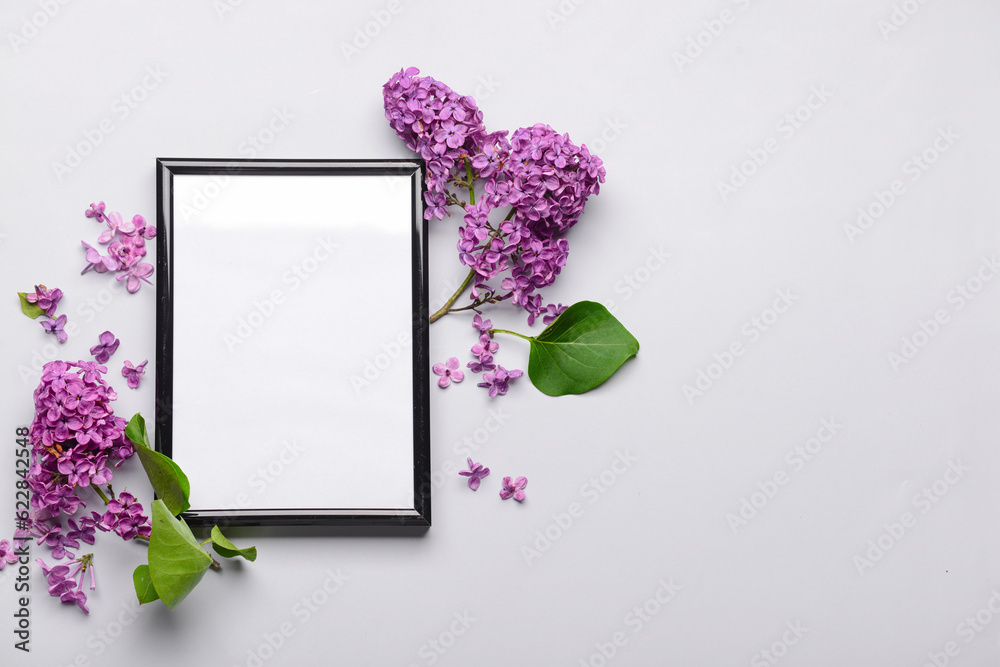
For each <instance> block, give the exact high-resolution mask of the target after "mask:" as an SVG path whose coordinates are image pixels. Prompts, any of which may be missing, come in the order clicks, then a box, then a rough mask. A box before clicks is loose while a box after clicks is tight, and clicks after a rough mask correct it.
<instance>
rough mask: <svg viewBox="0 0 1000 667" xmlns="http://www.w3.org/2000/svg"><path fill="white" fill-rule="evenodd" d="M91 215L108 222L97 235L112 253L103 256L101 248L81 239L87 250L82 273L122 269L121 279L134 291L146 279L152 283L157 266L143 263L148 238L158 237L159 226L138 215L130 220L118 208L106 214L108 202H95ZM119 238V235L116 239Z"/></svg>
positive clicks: (89, 211)
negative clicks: (123, 216) (92, 270)
mask: <svg viewBox="0 0 1000 667" xmlns="http://www.w3.org/2000/svg"><path fill="white" fill-rule="evenodd" d="M86 216H87V217H88V218H94V219H96V220H97V222H103V223H106V224H107V226H108V228H107V229H105V230H104V231H103V232H101V235H100V236H98V237H97V242H98V243H100V244H102V245H104V244H109V245H108V254H107V255H102V254H101V252H100V250H98V249H97V248H95V247H93V246H92V245H90V244H89V243H87V242H86V241H80V243H81V244H83V247H84V249H85V250H86V255H87V266H86V267H84V269H83V271H81V273H86V272H87V271H89V270H90V269H94V271H96V272H97V273H107V272H108V271H118V272H119V273H118V280H119V281H121V280H124V281H125V289H127V290H128V291H129V293H130V294H134V293H136V292H138V291H139V288H140V287H142V282H140V280H141V281H144V282H146V283H148V284H150V285H152V284H153V283H152V282H150V281H149V276H151V275H153V265H152V264H150V263H149V262H143V261H142V258H143V257H145V256H146V239H151V238H153V237H155V236H156V227H155V226H154V225H147V224H146V219H145V218H144V217H142V216H141V215H135V216H133V217H132V220H131V221H129V222H126V221H125V220H124V218H122V214H121V213H119V212H118V211H110V212H108V213H105V204H104V202H99V203H97V204H91V205H90V208H88V209H87V211H86ZM116 237H117V238H116Z"/></svg>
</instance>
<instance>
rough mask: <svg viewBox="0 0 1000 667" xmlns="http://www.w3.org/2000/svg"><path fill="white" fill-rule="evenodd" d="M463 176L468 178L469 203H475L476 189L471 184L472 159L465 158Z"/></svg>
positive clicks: (473, 204)
mask: <svg viewBox="0 0 1000 667" xmlns="http://www.w3.org/2000/svg"><path fill="white" fill-rule="evenodd" d="M465 176H466V178H468V179H469V204H471V205H472V206H475V205H476V191H475V188H474V187H473V185H472V182H473V181H472V178H473V177H472V160H469V159H466V160H465Z"/></svg>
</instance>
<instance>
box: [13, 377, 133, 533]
mask: <svg viewBox="0 0 1000 667" xmlns="http://www.w3.org/2000/svg"><path fill="white" fill-rule="evenodd" d="M100 369H101V367H96V366H95V364H94V362H92V361H80V362H78V363H68V362H65V361H51V362H49V363H47V364H45V366H43V367H42V377H41V381H40V383H39V385H38V387H37V388H36V389H35V392H34V402H35V418H34V420H33V421H32V423H31V427H30V429H29V441H30V443H31V445H32V464H31V466H30V468H29V470H28V475H27V478H26V479H27V482H28V488H29V489H30V490H31V506H32V508H33V509H34V512H35V520H36V523H37V526H33V528H37V530H39V531H42V532H44V533H48V532H49V531H50V527H48V526H47V524H46V522H47V521H49V520H51V519H52V518H53V517H58V516H59V515H60V514H66V515H67V516H73V515H74V514H76V512H77V510H78V509H79V507H80V506H81V505H85V504H86V503H85V502H84V501H83V500H82V499H81V498H80V497H79V496H78V495H77V487H78V486H79V485H84V484H90V483H98V484H106V483H109V482H110V481H111V478H112V472H111V470H112V469H111V468H109V467H108V464H109V463H110V462H112V461H113V460H115V459H117V458H121V457H122V456H123V455H125V454H127V455H128V456H131V454H132V451H133V450H132V448H131V446H128V447H126V446H125V443H126V442H128V439H127V438H126V437H125V426H126V425H127V424H126V422H125V420H124V419H122V418H121V417H116V416H115V414H114V411H113V409H112V407H111V403H112V402H113V401H114V400H115V399H117V397H118V396H117V394H116V393H115V391H114V389H112V388H111V387H110V386H109V385H108V384H107V382H105V380H104V377H103V375H102V373H101V371H100ZM129 444H131V443H129ZM57 534H58V533H57ZM50 539H57V538H50ZM74 539H78V538H76V537H75V536H74ZM49 546H55V544H54V543H52V544H50V545H49Z"/></svg>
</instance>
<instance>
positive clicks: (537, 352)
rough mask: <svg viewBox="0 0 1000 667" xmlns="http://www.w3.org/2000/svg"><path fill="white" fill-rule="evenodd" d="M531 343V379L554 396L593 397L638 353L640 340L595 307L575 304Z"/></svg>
mask: <svg viewBox="0 0 1000 667" xmlns="http://www.w3.org/2000/svg"><path fill="white" fill-rule="evenodd" d="M528 342H529V343H530V344H531V351H530V352H529V355H528V377H529V378H531V383H532V384H534V385H535V386H536V387H538V390H539V391H541V392H542V393H544V394H548V395H549V396H563V395H565V394H582V393H583V392H585V391H590V390H591V389H593V388H594V387H596V386H598V385H599V384H601V383H602V382H604V381H605V380H607V379H608V378H609V377H611V376H612V375H614V373H615V371H616V370H618V368H619V367H620V366H621V365H622V364H624V363H625V362H626V361H628V360H629V359H631V358H632V357H634V356H635V355H636V353H637V352H638V351H639V341H637V340H636V339H635V336H633V335H632V334H630V333H629V332H628V329H626V328H625V327H624V326H622V323H621V322H619V321H618V320H617V319H615V316H614V315H612V314H611V313H609V312H608V309H607V308H605V307H604V306H602V305H601V304H599V303H595V302H593V301H580V302H578V303H574V304H573V305H572V306H570V307H569V308H567V309H566V310H565V311H563V314H562V315H560V316H559V317H558V318H556V320H555V322H553V323H552V324H550V325H549V326H548V327H547V328H546V329H545V330H544V331H542V333H540V334H538V336H535V337H533V338H528Z"/></svg>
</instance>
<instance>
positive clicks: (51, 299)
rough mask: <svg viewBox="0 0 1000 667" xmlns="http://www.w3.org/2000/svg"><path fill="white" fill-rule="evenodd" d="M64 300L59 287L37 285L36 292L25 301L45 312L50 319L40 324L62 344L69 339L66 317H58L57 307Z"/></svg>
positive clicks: (25, 297)
mask: <svg viewBox="0 0 1000 667" xmlns="http://www.w3.org/2000/svg"><path fill="white" fill-rule="evenodd" d="M62 298H63V291H62V290H61V289H59V288H58V287H56V288H53V289H51V290H50V289H49V288H47V287H46V286H45V285H35V291H34V292H32V293H31V294H26V295H25V296H24V299H25V301H27V302H28V303H33V304H35V305H36V306H38V307H39V308H41V309H42V310H43V311H45V315H46V316H47V317H48V318H49V319H47V320H42V321H41V322H40V324H41V325H42V328H43V329H45V333H50V334H53V335H54V336H55V337H56V340H58V341H59V342H60V343H65V342H66V340H67V339H68V338H69V336H68V335H67V333H66V331H65V330H64V328H65V326H66V315H65V314H63V315H60V316H59V317H56V307H57V306H58V305H59V302H60V301H61V300H62Z"/></svg>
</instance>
